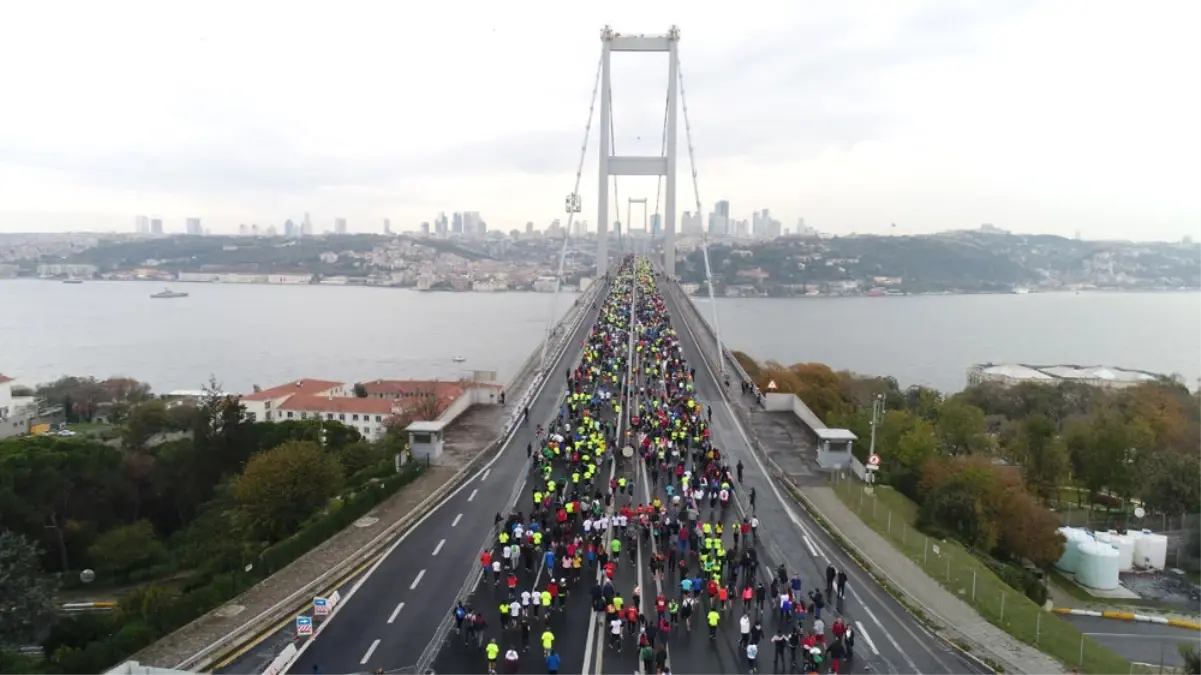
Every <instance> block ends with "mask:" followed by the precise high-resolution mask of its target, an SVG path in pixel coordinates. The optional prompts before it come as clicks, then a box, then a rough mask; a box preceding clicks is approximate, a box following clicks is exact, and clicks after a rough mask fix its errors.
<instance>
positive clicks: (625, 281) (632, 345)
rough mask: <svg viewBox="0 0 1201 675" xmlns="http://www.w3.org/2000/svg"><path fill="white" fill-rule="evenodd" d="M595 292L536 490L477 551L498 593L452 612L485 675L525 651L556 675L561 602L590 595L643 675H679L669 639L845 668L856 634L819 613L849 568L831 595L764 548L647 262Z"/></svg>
mask: <svg viewBox="0 0 1201 675" xmlns="http://www.w3.org/2000/svg"><path fill="white" fill-rule="evenodd" d="M601 302H602V306H601V307H600V311H599V316H598V320H597V322H596V324H595V325H594V326H593V328H592V330H591V331H590V333H589V334H588V336H587V337H586V338H585V339H584V343H583V344H582V349H581V353H582V355H581V358H580V362H579V363H578V364H576V365H575V366H574V367H572V368H569V369H568V370H567V371H566V373H565V377H566V384H567V394H566V396H565V397H564V400H563V402H562V405H561V406H560V408H559V410H558V413H557V415H556V416H555V417H554V419H553V420H551V421H550V422H549V424H548V426H547V427H546V428H545V429H543V428H542V427H540V426H539V427H538V428H537V433H536V437H537V442H536V443H532V444H530V446H529V447H528V448H527V454H528V455H529V459H530V466H531V474H530V476H529V480H528V482H527V488H528V493H527V495H528V496H527V497H524V498H521V499H519V501H518V503H517V504H516V506H515V510H514V511H513V512H512V513H509V514H507V515H506V514H500V513H498V514H496V517H495V523H496V525H497V536H496V542H495V546H494V547H493V548H492V549H491V550H485V551H484V552H483V553H482V554H481V556H480V561H479V562H480V565H481V571H482V573H483V581H482V582H481V583H482V584H487V585H491V586H492V587H493V589H494V592H493V593H492V594H485V597H488V598H494V599H496V604H495V606H478V605H479V602H480V601H478V600H477V601H476V605H474V606H473V605H469V604H465V603H459V604H458V605H457V606H456V607H455V608H454V610H453V611H454V620H455V626H456V631H457V633H458V634H459V635H461V636H462V640H463V642H464V644H465V645H468V646H469V647H471V648H474V649H478V650H481V651H483V652H484V656H485V658H486V660H487V665H488V672H490V673H492V672H509V673H515V672H517V671H518V670H519V669H520V668H521V663H522V661H523V660H528V659H529V658H531V657H536V658H540V659H542V660H544V665H545V667H546V670H547V672H549V673H552V674H553V673H557V672H559V670H560V666H561V663H562V658H561V656H560V654H559V652H558V651H557V650H556V645H555V639H556V635H555V629H556V628H558V627H562V626H565V625H571V624H573V623H575V622H583V621H586V620H587V619H586V618H585V617H583V616H574V615H568V613H566V612H565V607H566V604H567V598H568V597H569V596H571V595H573V594H586V595H587V597H588V602H589V604H590V606H591V609H592V612H593V615H594V617H593V620H595V621H598V622H599V623H598V628H597V630H602V631H603V635H604V636H605V638H606V639H605V644H606V645H607V646H606V647H604V649H606V650H609V651H610V652H611V653H620V652H622V651H623V650H634V651H635V653H636V654H637V660H638V662H639V666H640V668H641V672H643V673H648V674H649V673H664V674H667V673H670V672H671V664H670V663H669V660H670V659H669V653H670V646H671V645H672V644H674V643H676V642H681V641H682V642H688V641H692V640H694V639H701V640H704V639H706V638H707V639H708V640H709V641H710V642H711V643H713V646H714V647H716V646H717V643H718V642H719V641H724V642H727V643H728V644H729V646H730V647H731V649H732V650H734V651H735V652H736V653H737V654H739V655H740V657H741V658H742V659H743V660H744V663H743V667H745V668H746V669H747V670H748V671H749V672H751V673H755V672H757V670H758V668H759V659H760V650H761V649H763V650H765V651H769V652H770V653H771V654H772V657H773V663H772V666H773V670H775V671H778V672H802V673H810V672H814V673H816V672H830V673H839V672H846V663H847V661H848V660H849V659H851V658H852V656H853V651H854V646H855V633H854V631H853V629H852V628H851V627H850V626H849V625H847V624H846V623H844V622H843V621H842V620H841V619H840V618H834V619H833V620H832V621H829V620H830V618H831V617H829V616H828V613H826V614H825V615H824V614H823V610H825V609H826V606H827V600H837V598H839V597H841V594H842V593H843V592H845V587H846V575H845V574H841V573H839V572H838V571H837V570H835V569H834V568H833V567H830V568H829V569H828V570H827V571H826V577H827V578H826V588H825V589H824V593H823V589H821V588H813V589H807V588H804V585H803V583H802V581H801V577H800V576H799V574H796V573H794V574H792V575H790V574H789V573H788V570H787V568H786V566H785V565H784V564H783V563H780V564H779V565H778V566H777V567H776V568H775V569H770V568H769V567H768V566H767V565H765V564H763V563H762V561H761V560H760V558H759V552H758V549H757V547H756V543H757V540H758V534H759V521H758V519H757V518H756V516H755V492H754V489H750V490H747V491H745V492H743V491H742V490H741V483H742V477H743V471H744V467H743V465H742V463H741V462H737V463H736V464H734V465H731V464H730V460H729V458H728V457H727V455H726V454H725V453H723V451H722V449H721V448H720V447H718V446H717V444H716V443H715V439H713V438H712V436H711V431H712V430H711V427H710V423H711V421H712V409H711V408H710V407H708V406H709V404H707V403H705V402H703V401H701V400H699V398H698V395H697V391H696V386H695V383H694V380H695V377H696V371H695V370H694V369H693V368H691V367H689V365H688V364H687V363H686V361H685V359H684V357H683V352H682V349H681V346H680V342H679V338H678V336H677V334H676V332H675V331H674V330H673V328H672V325H671V321H670V318H671V317H670V316H669V314H668V312H667V308H666V305H665V303H664V301H663V298H662V296H661V295H660V294H659V293H658V289H657V283H656V274H655V273H654V272H653V270H652V268H651V267H650V265H649V264H648V263H646V262H645V261H644V260H635V259H634V258H632V257H631V258H627V259H626V260H624V261H623V262H622V264H621V265H620V266H619V268H618V269H617V270H616V271H615V273H614V274H613V280H612V284H611V288H610V292H609V294H608V296H607V297H606V298H605V299H603V300H602V301H601ZM527 423H529V422H528V420H527ZM643 564H645V568H643V567H642V565H643ZM643 569H645V570H647V572H648V574H647V575H646V577H645V580H646V581H647V588H645V589H644V588H643V587H642V586H641V585H640V584H641V583H642V582H643V580H644V575H643V574H642V570H643ZM477 597H478V596H477ZM827 621H829V623H827ZM764 624H769V626H770V627H769V628H765V626H764ZM577 625H578V624H577ZM694 629H697V632H698V633H699V632H702V631H703V637H697V636H694V634H693V633H694ZM735 641H736V646H735V644H734V643H735ZM767 642H770V643H771V645H770V647H769V646H768V645H767V644H766V643H767ZM531 643H535V645H536V647H535V649H534V651H533V652H531ZM681 648H685V647H681ZM762 658H764V660H766V658H767V653H764V654H763V656H762ZM571 667H575V666H574V664H572V665H571Z"/></svg>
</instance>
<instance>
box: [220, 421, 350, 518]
mask: <svg viewBox="0 0 1201 675" xmlns="http://www.w3.org/2000/svg"><path fill="white" fill-rule="evenodd" d="M341 486H342V466H341V465H340V464H339V463H338V460H337V458H336V457H334V456H333V455H331V454H328V453H326V452H324V451H323V450H322V449H321V448H320V447H319V446H318V445H316V444H314V443H308V442H304V441H291V442H288V443H285V444H283V445H281V446H279V447H277V448H272V449H271V450H267V451H266V452H262V453H259V454H257V455H255V456H254V457H253V458H251V460H250V461H249V462H247V464H246V470H245V471H244V472H243V473H242V475H241V476H238V478H237V479H235V480H234V482H233V494H234V498H235V499H236V500H237V503H238V511H239V513H240V515H241V519H242V521H243V523H244V524H245V525H246V526H247V527H248V529H249V531H250V532H251V533H252V534H253V535H254V536H256V537H258V538H260V539H264V540H268V541H275V540H278V539H281V538H283V537H284V536H286V535H288V534H291V533H292V532H293V531H295V530H296V528H297V527H298V526H299V525H300V524H301V523H303V522H304V521H305V519H306V518H308V517H309V516H311V515H312V514H313V513H314V512H315V511H316V510H317V509H319V508H321V507H322V506H324V505H325V504H326V502H328V501H329V499H330V498H331V497H333V496H334V495H335V494H336V493H337V491H338V490H339V489H340V488H341Z"/></svg>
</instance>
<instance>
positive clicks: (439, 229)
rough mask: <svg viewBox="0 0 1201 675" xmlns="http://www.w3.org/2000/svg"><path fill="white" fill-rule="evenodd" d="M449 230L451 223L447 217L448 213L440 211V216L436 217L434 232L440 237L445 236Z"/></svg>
mask: <svg viewBox="0 0 1201 675" xmlns="http://www.w3.org/2000/svg"><path fill="white" fill-rule="evenodd" d="M449 230H450V224H449V221H448V220H447V219H446V214H445V213H439V214H438V217H437V218H435V219H434V234H436V235H438V236H439V237H445V236H446V233H447V231H449Z"/></svg>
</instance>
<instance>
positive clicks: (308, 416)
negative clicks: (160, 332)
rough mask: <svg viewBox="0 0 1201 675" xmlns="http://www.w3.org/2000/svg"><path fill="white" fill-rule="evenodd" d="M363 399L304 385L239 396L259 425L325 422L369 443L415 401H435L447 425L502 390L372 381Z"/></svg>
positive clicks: (325, 383) (323, 385)
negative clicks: (341, 426) (351, 430)
mask: <svg viewBox="0 0 1201 675" xmlns="http://www.w3.org/2000/svg"><path fill="white" fill-rule="evenodd" d="M363 388H364V389H365V390H366V393H367V396H366V397H365V398H359V397H357V396H355V395H354V387H353V385H348V384H345V383H342V382H335V381H333V380H313V379H304V380H296V381H294V382H289V383H288V384H283V385H280V386H278V387H271V388H270V389H262V390H259V391H256V392H254V393H251V394H246V395H244V396H242V398H241V401H242V405H244V406H245V407H246V413H247V415H248V416H250V419H252V420H254V421H257V422H283V421H287V420H312V419H323V420H331V421H336V422H341V423H342V424H345V425H346V426H349V427H354V428H355V429H356V430H357V431H358V432H359V433H361V434H363V436H364V437H365V438H367V439H369V440H377V439H379V438H383V436H384V433H385V432H386V431H387V429H386V426H385V425H386V422H387V420H388V418H390V417H392V416H393V415H399V414H401V413H403V412H404V411H405V409H406V408H410V407H412V406H413V405H414V404H415V403H416V402H417V400H419V398H428V397H434V398H435V399H436V400H437V404H438V407H437V410H438V412H439V414H440V415H441V418H440V419H443V421H445V422H446V423H449V422H451V421H453V420H454V418H455V417H458V416H459V415H460V414H462V412H463V411H464V410H466V409H467V408H468V407H470V406H471V405H473V404H493V403H496V402H497V398H498V395H499V393H500V391H501V389H502V387H501V386H500V385H498V384H494V383H484V382H471V381H464V382H454V381H448V382H443V381H437V380H434V381H422V380H374V381H372V382H364V383H363Z"/></svg>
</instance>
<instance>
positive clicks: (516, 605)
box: [509, 600, 521, 626]
mask: <svg viewBox="0 0 1201 675" xmlns="http://www.w3.org/2000/svg"><path fill="white" fill-rule="evenodd" d="M519 616H521V603H520V602H517V601H516V600H514V601H513V602H510V603H509V620H510V621H511V622H512V624H513V625H514V626H516V625H517V617H519Z"/></svg>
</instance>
